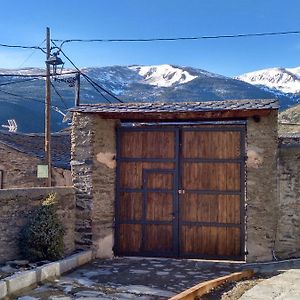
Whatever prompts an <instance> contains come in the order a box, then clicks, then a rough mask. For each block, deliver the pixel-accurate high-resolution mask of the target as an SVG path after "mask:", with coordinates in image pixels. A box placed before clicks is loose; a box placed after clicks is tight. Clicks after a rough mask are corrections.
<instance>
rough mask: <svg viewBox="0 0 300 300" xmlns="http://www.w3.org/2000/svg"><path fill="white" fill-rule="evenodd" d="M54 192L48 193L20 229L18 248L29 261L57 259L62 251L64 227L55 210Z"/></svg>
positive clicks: (61, 254)
mask: <svg viewBox="0 0 300 300" xmlns="http://www.w3.org/2000/svg"><path fill="white" fill-rule="evenodd" d="M55 203H56V201H55V194H49V195H48V197H47V198H46V199H45V200H44V201H43V203H42V206H41V207H39V208H38V209H37V211H36V212H35V214H34V215H33V217H32V219H31V220H30V221H29V223H28V224H27V225H26V226H24V228H23V229H22V230H21V238H20V248H21V249H20V250H21V253H22V254H23V256H24V257H25V258H27V259H29V260H30V261H38V260H57V259H59V258H61V257H62V256H63V253H64V243H63V237H64V228H63V225H62V224H61V222H60V221H59V219H58V217H57V214H56V210H55Z"/></svg>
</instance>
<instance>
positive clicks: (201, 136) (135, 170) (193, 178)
mask: <svg viewBox="0 0 300 300" xmlns="http://www.w3.org/2000/svg"><path fill="white" fill-rule="evenodd" d="M71 111H72V112H73V124H72V160H71V168H72V178H73V184H74V186H75V188H76V209H77V213H76V218H77V221H76V245H77V249H80V248H82V249H85V248H90V247H92V248H93V249H94V250H95V251H96V252H97V256H98V257H109V256H112V255H114V254H115V255H134V256H139V255H141V256H164V257H187V258H217V259H221V258H222V259H223V258H225V259H236V260H246V261H266V260H272V257H273V251H274V244H275V239H276V226H277V212H278V211H277V208H278V201H277V200H278V197H277V193H278V191H277V149H278V145H277V136H278V134H277V116H278V102H277V101H276V100H232V101H231V100H230V101H212V102H190V103H126V104H99V105H82V106H79V107H76V108H73V109H72V110H71Z"/></svg>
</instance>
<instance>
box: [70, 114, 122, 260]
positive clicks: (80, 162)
mask: <svg viewBox="0 0 300 300" xmlns="http://www.w3.org/2000/svg"><path fill="white" fill-rule="evenodd" d="M116 124H117V121H115V120H104V119H101V118H100V117H98V116H97V115H96V114H85V113H74V115H73V124H72V148H71V153H72V158H71V167H72V178H73V184H74V187H75V188H76V228H75V230H76V239H75V244H76V249H88V248H92V249H93V250H94V251H95V253H96V256H97V257H111V256H112V255H113V252H112V247H113V221H114V201H115V193H114V192H115V177H116V175H115V165H116V163H115V156H116V131H115V129H116Z"/></svg>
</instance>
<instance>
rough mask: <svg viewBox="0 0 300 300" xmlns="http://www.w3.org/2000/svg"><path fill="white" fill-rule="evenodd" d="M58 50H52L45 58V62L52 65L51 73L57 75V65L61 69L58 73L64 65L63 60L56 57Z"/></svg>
mask: <svg viewBox="0 0 300 300" xmlns="http://www.w3.org/2000/svg"><path fill="white" fill-rule="evenodd" d="M58 55H59V52H54V53H53V54H51V55H50V56H49V58H48V59H47V60H46V64H48V65H50V66H52V70H53V72H52V75H54V76H55V75H57V74H58V73H57V67H58V66H61V70H60V73H61V72H62V69H63V66H64V62H63V61H62V60H61V58H60V57H58Z"/></svg>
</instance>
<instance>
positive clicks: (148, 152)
mask: <svg viewBox="0 0 300 300" xmlns="http://www.w3.org/2000/svg"><path fill="white" fill-rule="evenodd" d="M174 137H175V133H174V131H127V132H126V131H125V132H123V133H122V135H121V139H122V144H121V153H120V154H121V156H122V157H128V158H173V157H174V156H175V138H174Z"/></svg>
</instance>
